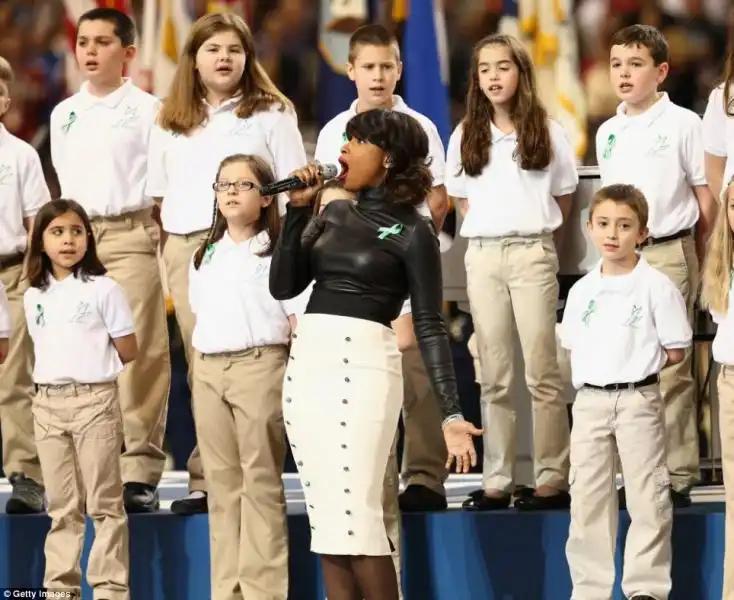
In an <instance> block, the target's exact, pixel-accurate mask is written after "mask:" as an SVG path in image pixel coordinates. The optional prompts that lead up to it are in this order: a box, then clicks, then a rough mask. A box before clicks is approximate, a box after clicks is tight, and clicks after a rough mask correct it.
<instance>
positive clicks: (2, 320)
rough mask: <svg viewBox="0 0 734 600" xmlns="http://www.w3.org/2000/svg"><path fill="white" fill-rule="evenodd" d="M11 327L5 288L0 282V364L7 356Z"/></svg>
mask: <svg viewBox="0 0 734 600" xmlns="http://www.w3.org/2000/svg"><path fill="white" fill-rule="evenodd" d="M12 327H13V324H12V321H11V319H10V304H9V303H8V296H7V294H6V293H5V287H4V286H3V284H2V283H1V282H0V364H2V363H4V362H5V358H6V357H7V356H8V348H10V333H11V331H12Z"/></svg>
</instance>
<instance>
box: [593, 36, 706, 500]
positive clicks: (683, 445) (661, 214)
mask: <svg viewBox="0 0 734 600" xmlns="http://www.w3.org/2000/svg"><path fill="white" fill-rule="evenodd" d="M609 65H610V78H611V81H612V85H613V87H614V89H615V92H616V93H617V96H618V97H619V99H620V100H621V104H620V105H619V108H618V109H617V114H616V115H615V116H614V117H612V118H611V119H609V120H608V121H606V122H605V123H604V124H602V126H601V127H600V128H599V131H598V132H597V136H596V155H597V160H598V162H599V170H600V174H601V184H602V185H603V186H606V185H610V184H613V183H629V184H631V185H634V186H636V187H637V188H639V189H640V190H641V191H642V193H643V194H644V195H645V198H646V199H647V202H648V205H649V207H650V220H649V223H648V227H649V236H648V238H647V239H646V240H645V241H644V244H643V248H642V254H643V255H644V257H645V259H646V260H647V262H648V263H649V264H650V265H652V266H653V267H654V268H656V269H659V270H660V271H662V272H663V273H665V274H666V275H667V276H668V277H670V279H671V280H672V281H673V283H674V284H675V285H676V287H677V288H678V290H679V291H680V292H681V294H682V295H683V298H684V299H685V301H686V306H687V307H688V315H689V319H690V320H691V322H692V320H693V310H694V304H695V300H696V294H697V290H698V283H699V276H698V273H699V261H700V260H702V259H703V255H704V249H705V244H706V239H707V237H708V234H709V232H710V231H711V226H712V225H713V220H714V217H715V214H716V201H715V199H714V197H713V195H712V194H711V191H710V190H709V188H708V185H707V184H706V176H705V172H704V149H703V144H702V141H701V119H700V118H699V117H698V115H696V114H695V113H693V112H691V111H689V110H686V109H684V108H681V107H680V106H677V105H676V104H673V103H672V102H671V101H670V99H669V98H668V95H667V94H666V93H660V92H658V86H659V85H660V84H661V83H662V82H663V81H664V79H665V77H666V75H667V73H668V44H667V42H666V40H665V38H664V37H663V35H662V34H661V33H660V32H659V31H658V30H657V29H655V28H654V27H650V26H648V25H632V26H631V27H627V28H625V29H622V30H621V31H618V32H617V33H616V34H615V35H614V36H613V38H612V41H611V51H610V62H609ZM660 389H661V390H662V394H663V398H664V400H665V423H666V429H667V440H668V469H669V471H670V476H671V483H672V490H671V494H672V497H673V503H674V505H675V506H688V505H689V504H690V496H689V493H690V490H691V488H692V487H693V486H694V485H695V484H696V483H697V482H698V481H699V478H700V475H699V447H698V428H697V420H696V406H695V392H694V382H693V370H692V361H691V352H686V355H685V358H684V360H683V361H681V362H678V363H676V364H674V365H671V366H670V367H669V368H666V369H665V370H664V371H663V372H662V374H661V382H660Z"/></svg>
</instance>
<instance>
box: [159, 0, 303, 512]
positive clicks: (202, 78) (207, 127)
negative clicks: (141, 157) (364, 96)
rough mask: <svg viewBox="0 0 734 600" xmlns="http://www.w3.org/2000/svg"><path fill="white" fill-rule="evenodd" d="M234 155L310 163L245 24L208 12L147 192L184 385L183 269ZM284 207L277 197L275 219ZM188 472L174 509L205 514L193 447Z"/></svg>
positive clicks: (170, 103)
mask: <svg viewBox="0 0 734 600" xmlns="http://www.w3.org/2000/svg"><path fill="white" fill-rule="evenodd" d="M237 153H246V154H252V155H256V156H259V157H260V158H262V159H263V160H265V162H267V163H268V165H270V167H271V168H272V169H273V171H274V173H275V176H276V178H279V179H281V178H285V177H287V176H288V174H289V173H290V172H291V171H293V170H295V169H298V168H300V167H302V166H303V165H304V164H306V161H307V158H306V151H305V149H304V146H303V139H302V137H301V134H300V132H299V130H298V120H297V117H296V114H295V111H294V108H293V105H292V104H291V102H290V101H289V100H288V99H287V98H286V97H285V96H284V95H283V94H282V93H281V92H280V90H278V88H277V87H276V86H275V85H274V84H273V82H272V81H271V80H270V78H269V77H268V75H267V73H266V72H265V69H264V68H263V67H262V65H261V64H260V62H259V61H258V59H257V50H256V48H255V41H254V38H253V36H252V32H251V31H250V29H249V28H248V26H247V24H246V23H245V21H244V20H242V19H241V18H240V17H239V16H237V15H235V14H231V13H212V14H207V15H205V16H203V17H202V18H201V19H199V20H198V21H197V22H196V23H194V25H193V26H192V28H191V31H190V32H189V35H188V39H187V41H186V44H185V46H184V49H183V52H182V55H181V60H180V61H179V64H178V68H177V70H176V75H175V77H174V79H173V84H172V86H171V91H170V94H168V97H167V98H166V99H165V100H164V102H163V105H162V107H161V111H160V113H159V115H158V121H157V126H156V127H155V129H154V131H153V135H152V138H151V145H150V157H149V159H150V160H149V179H148V186H147V192H148V194H149V195H150V196H153V197H155V198H156V199H157V200H158V202H159V203H160V206H161V222H162V227H163V230H164V236H165V240H164V243H163V262H164V263H165V268H166V276H167V280H168V287H169V291H170V295H171V299H172V300H173V306H174V309H175V311H176V322H177V323H178V328H179V331H180V332H181V338H182V340H183V344H184V351H185V354H186V359H187V361H188V364H189V373H188V375H189V384H191V377H192V368H193V363H194V360H193V354H192V350H191V336H192V334H193V330H194V315H193V313H192V312H191V308H190V306H189V298H188V294H189V283H188V276H189V265H190V263H191V257H192V255H193V253H194V251H195V250H196V249H197V248H198V247H199V245H200V244H201V243H202V242H203V241H204V240H205V239H206V236H207V232H208V230H209V227H210V226H211V225H212V213H211V205H210V203H209V199H210V194H211V185H212V181H213V180H214V176H215V175H216V173H217V168H218V167H219V163H220V162H221V161H222V159H224V158H225V157H227V156H230V155H232V154H237ZM286 199H287V197H286V196H285V195H283V196H281V197H280V198H279V199H278V200H279V209H280V211H281V215H282V214H284V212H285V204H284V202H285V200H286ZM187 467H188V471H189V492H190V493H189V495H188V496H187V497H185V498H182V499H179V500H176V501H174V502H173V504H172V505H171V510H172V511H173V512H174V513H177V514H182V515H187V514H193V513H205V512H206V511H207V500H206V484H205V482H204V478H203V473H202V470H201V462H200V460H199V451H198V448H194V451H193V453H192V454H191V457H190V458H189V461H188V464H187Z"/></svg>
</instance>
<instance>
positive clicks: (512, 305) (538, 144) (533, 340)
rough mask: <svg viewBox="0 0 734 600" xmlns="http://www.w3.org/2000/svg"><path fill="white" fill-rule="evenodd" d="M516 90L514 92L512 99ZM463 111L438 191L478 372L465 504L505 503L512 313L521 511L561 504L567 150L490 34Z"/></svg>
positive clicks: (511, 46) (571, 176)
mask: <svg viewBox="0 0 734 600" xmlns="http://www.w3.org/2000/svg"><path fill="white" fill-rule="evenodd" d="M521 99H522V100H521ZM466 105H467V113H466V116H465V117H464V119H463V120H462V122H461V123H460V124H459V126H458V127H457V128H456V130H455V131H454V133H453V134H452V136H451V139H450V140H449V147H448V152H447V160H446V188H447V190H448V193H449V196H450V197H452V198H453V199H454V204H455V206H458V207H459V210H461V211H462V214H463V217H464V220H463V224H462V226H461V231H460V235H461V236H462V237H465V238H468V239H469V248H468V249H467V252H466V257H465V259H464V263H465V266H466V278H467V294H468V297H469V304H470V306H471V314H472V319H473V321H474V328H475V333H476V344H477V351H478V354H479V363H480V369H481V376H480V377H479V379H480V380H481V395H482V421H483V427H484V465H483V479H482V487H483V489H482V490H478V491H477V492H474V493H472V494H471V496H470V497H469V499H468V500H466V502H465V503H464V507H465V508H468V509H471V510H496V509H504V508H507V507H508V506H509V505H510V503H511V501H512V495H513V492H514V491H515V482H514V474H515V473H514V471H515V420H516V416H515V409H514V407H513V406H512V404H513V399H512V397H511V395H510V387H511V384H512V381H513V377H514V373H513V360H514V353H513V334H512V329H513V327H512V324H513V321H514V323H515V325H516V326H517V331H518V334H519V337H520V345H521V347H522V353H523V357H524V360H525V381H526V383H527V387H528V390H529V391H530V395H531V396H532V411H533V453H534V471H535V491H534V493H533V494H532V495H530V494H528V495H524V496H522V497H520V498H517V499H516V500H515V503H514V505H515V507H516V508H518V509H522V510H542V509H566V508H568V506H569V501H570V500H569V496H568V491H567V490H568V436H569V422H568V413H567V409H566V403H565V402H564V399H563V396H562V391H563V385H562V382H561V375H560V371H559V368H558V359H557V353H556V337H555V327H556V305H557V302H558V291H559V290H558V279H557V274H558V256H557V252H556V244H555V240H556V238H557V236H558V232H559V231H560V227H561V224H562V223H563V221H564V219H565V218H566V217H567V216H568V213H569V211H570V209H571V195H572V194H573V192H574V191H575V190H576V187H577V185H578V173H577V171H576V158H575V156H574V152H573V149H572V148H571V145H570V143H569V141H568V138H567V136H566V135H565V133H564V131H563V129H562V128H561V126H560V125H558V123H556V122H554V121H552V120H550V119H549V118H548V114H547V112H546V110H545V108H544V107H543V105H542V103H541V101H540V98H539V97H538V91H537V89H536V84H535V74H534V71H533V65H532V62H531V60H530V56H529V55H528V53H527V51H526V50H525V49H524V48H523V46H522V45H521V44H520V42H519V41H518V40H516V39H515V38H513V37H510V36H506V35H492V36H488V37H486V38H484V39H483V40H481V41H480V42H479V43H478V44H477V45H476V46H475V48H474V54H473V58H472V66H471V73H470V80H469V92H468V95H467V103H466Z"/></svg>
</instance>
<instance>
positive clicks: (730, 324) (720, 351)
mask: <svg viewBox="0 0 734 600" xmlns="http://www.w3.org/2000/svg"><path fill="white" fill-rule="evenodd" d="M732 181H734V178H730V179H729V181H728V185H725V186H724V187H723V192H722V197H723V200H724V202H723V203H722V206H721V209H720V212H719V214H718V216H717V217H716V225H715V226H714V230H713V232H712V234H711V240H710V244H709V249H708V254H707V256H706V263H705V265H704V271H703V277H702V285H701V307H702V308H704V309H707V310H709V311H710V312H711V315H712V317H713V319H714V321H715V322H716V324H717V329H716V337H715V338H714V343H713V348H712V351H713V355H714V360H715V361H716V362H717V363H718V364H719V378H718V381H717V391H718V395H719V432H720V435H721V464H722V468H723V470H724V490H725V494H726V543H725V549H724V587H723V592H722V596H721V599H722V600H734V308H733V307H734V293H733V292H732V289H734V256H733V254H732V249H734V184H732Z"/></svg>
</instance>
